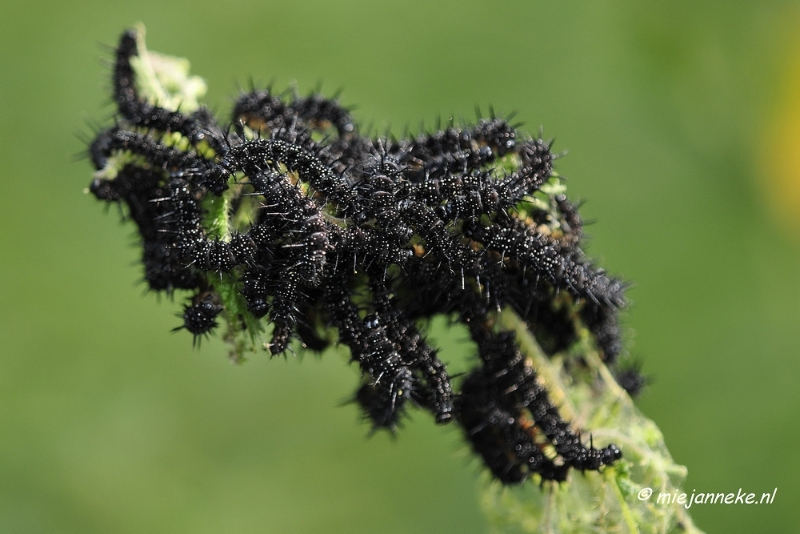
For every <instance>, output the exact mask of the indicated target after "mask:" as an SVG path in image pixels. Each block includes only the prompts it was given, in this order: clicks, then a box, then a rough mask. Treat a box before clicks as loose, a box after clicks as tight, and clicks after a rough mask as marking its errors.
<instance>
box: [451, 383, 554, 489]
mask: <svg viewBox="0 0 800 534" xmlns="http://www.w3.org/2000/svg"><path fill="white" fill-rule="evenodd" d="M495 389H496V388H495V386H494V385H493V383H492V380H491V379H490V378H489V377H488V376H487V373H486V372H485V371H484V370H482V369H477V370H475V371H472V372H471V373H470V374H469V376H468V377H467V379H466V380H464V384H463V385H462V387H461V393H460V394H459V395H458V396H457V397H456V408H457V412H458V420H459V423H460V424H461V426H462V427H463V429H464V433H465V435H466V438H467V440H468V441H469V442H470V443H471V444H472V447H473V449H475V452H477V453H478V454H479V455H480V456H481V457H482V458H483V461H484V463H485V464H486V466H487V467H488V468H489V470H490V471H491V472H492V474H493V475H494V476H495V477H496V478H497V479H498V480H500V481H501V482H502V483H503V484H521V483H522V482H524V481H525V480H526V479H527V478H528V476H529V475H530V474H532V473H539V474H540V475H541V477H542V479H543V480H555V481H563V480H566V476H567V470H568V467H569V466H567V465H565V464H561V465H556V464H555V463H553V461H552V460H550V459H549V458H547V457H546V456H545V455H544V453H543V452H542V450H541V449H540V447H539V444H538V443H536V442H535V441H534V439H533V436H534V432H533V427H532V425H531V424H530V423H529V422H524V421H523V420H522V418H521V417H520V415H519V413H518V412H515V411H509V410H508V409H507V408H505V407H503V406H501V405H500V403H499V402H498V401H497V398H496V393H495V391H494V390H495Z"/></svg>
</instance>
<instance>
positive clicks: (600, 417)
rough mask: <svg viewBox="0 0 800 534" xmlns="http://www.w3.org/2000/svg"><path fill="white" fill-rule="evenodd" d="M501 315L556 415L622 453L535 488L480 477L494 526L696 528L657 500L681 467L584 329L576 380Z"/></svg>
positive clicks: (506, 529) (515, 320) (673, 484)
mask: <svg viewBox="0 0 800 534" xmlns="http://www.w3.org/2000/svg"><path fill="white" fill-rule="evenodd" d="M500 321H501V324H502V327H503V328H505V329H509V330H513V331H514V332H516V334H517V341H518V343H519V346H520V349H521V350H522V352H523V354H525V356H526V357H527V358H529V359H530V360H531V361H532V364H533V365H534V367H536V370H537V372H538V374H539V376H540V378H541V379H542V380H543V381H544V382H545V383H546V384H547V387H548V389H549V391H550V394H551V396H552V397H553V399H554V400H556V401H557V402H560V410H561V412H562V415H563V416H564V417H565V418H567V419H571V420H572V422H573V426H576V427H583V428H590V429H591V432H592V439H593V441H594V444H595V445H596V446H598V445H604V444H605V443H607V442H614V443H616V444H617V446H619V448H620V449H621V450H622V451H623V454H624V457H623V459H622V460H620V461H619V462H618V463H617V464H615V465H614V466H609V467H606V468H604V470H603V471H602V472H591V471H587V472H586V473H579V472H576V471H573V472H572V473H570V475H569V478H568V480H567V481H566V482H564V483H561V484H560V485H559V484H554V483H545V484H544V485H543V486H542V488H541V489H540V488H539V487H537V486H536V485H534V484H528V485H525V486H522V487H519V488H509V487H504V486H501V485H500V484H497V483H494V482H490V483H487V486H486V488H485V489H484V490H483V495H482V499H481V504H482V506H483V509H484V511H485V513H486V516H487V518H488V519H489V524H490V526H491V527H492V529H493V531H495V532H503V533H511V532H519V533H523V532H530V533H534V532H535V533H540V532H545V533H556V532H558V533H576V534H577V533H581V534H585V533H593V532H596V533H598V534H599V533H606V532H627V533H641V534H644V533H652V534H666V533H669V532H686V533H694V534H700V533H701V531H700V530H699V529H697V528H696V527H695V526H694V524H693V523H692V520H691V518H690V517H689V515H688V514H687V513H686V509H685V508H684V506H683V505H680V504H677V503H674V504H665V503H663V502H662V503H659V502H658V496H659V494H662V495H663V494H669V495H673V494H674V493H675V492H676V491H680V487H681V483H682V482H683V481H684V479H685V478H686V468H685V467H683V466H681V465H678V464H676V463H675V461H674V460H673V459H672V457H671V456H670V454H669V451H668V450H667V447H666V445H665V443H664V437H663V436H662V434H661V431H660V430H659V429H658V427H656V425H655V424H654V423H653V422H652V421H651V420H649V419H648V418H646V417H645V416H644V415H642V413H641V412H640V411H639V410H638V409H637V408H636V406H634V404H633V402H632V401H631V399H630V397H629V396H628V394H627V393H626V392H625V391H624V390H623V389H622V388H620V387H619V386H618V385H617V384H616V382H615V381H614V379H613V377H612V376H611V374H610V372H609V371H608V368H607V367H606V366H605V364H604V363H603V362H602V361H601V360H600V358H599V357H598V355H597V352H596V351H595V350H594V348H593V347H592V346H591V344H590V343H589V340H588V336H587V335H586V334H585V333H584V335H583V342H582V344H581V348H582V352H583V354H582V356H583V358H584V359H585V360H586V362H587V364H588V366H589V368H590V369H591V370H592V375H593V380H591V382H589V381H586V382H581V381H578V380H576V379H575V378H574V377H573V375H572V374H569V373H567V372H566V371H565V370H564V367H563V365H562V363H563V360H559V359H558V358H553V359H551V358H548V357H547V356H545V355H544V353H543V352H542V351H541V349H540V348H539V346H538V345H537V343H536V340H535V339H534V338H533V336H531V334H530V332H529V331H528V329H527V326H526V325H525V323H524V321H522V320H520V319H519V317H518V316H517V315H516V314H514V313H513V312H512V311H510V310H505V311H504V312H503V313H502V314H501V317H500ZM649 490H652V492H650V491H649ZM664 500H665V499H664Z"/></svg>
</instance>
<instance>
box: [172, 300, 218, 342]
mask: <svg viewBox="0 0 800 534" xmlns="http://www.w3.org/2000/svg"><path fill="white" fill-rule="evenodd" d="M220 312H222V306H220V305H219V302H218V300H217V297H216V295H214V294H213V293H205V294H203V293H201V294H198V295H195V296H194V297H193V298H192V301H191V304H187V305H186V306H185V307H184V308H183V315H182V318H183V325H181V326H179V327H177V328H174V329H173V331H176V330H181V329H186V330H188V331H189V332H191V333H192V335H193V336H194V344H195V345H196V344H197V343H198V342H199V340H200V338H202V337H203V336H205V335H207V334H210V333H211V332H212V331H213V330H214V329H215V328H216V327H217V320H216V318H217V316H218V315H219V314H220Z"/></svg>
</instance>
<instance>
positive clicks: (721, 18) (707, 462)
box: [0, 0, 800, 534]
mask: <svg viewBox="0 0 800 534" xmlns="http://www.w3.org/2000/svg"><path fill="white" fill-rule="evenodd" d="M137 21H142V22H144V23H145V24H146V26H147V29H148V46H149V48H150V49H151V50H156V51H160V52H164V53H170V54H174V55H179V56H184V57H188V58H190V59H191V61H192V71H193V73H195V74H199V75H201V76H203V77H205V78H206V80H207V81H208V84H209V88H210V91H209V95H208V99H207V101H208V102H209V103H210V104H211V105H212V106H213V107H214V108H215V109H216V110H218V112H219V113H222V114H227V113H228V110H229V108H230V104H231V99H232V97H233V96H234V95H235V94H236V92H237V87H238V86H237V83H238V84H242V85H244V84H246V83H247V80H248V78H249V77H250V76H252V77H253V78H254V79H255V80H257V81H260V82H263V83H267V82H269V81H271V80H274V81H275V82H276V87H279V88H283V87H286V86H287V85H288V84H289V83H290V82H292V81H296V82H297V85H298V87H299V88H300V90H301V91H307V90H310V89H311V88H313V87H314V86H315V85H316V84H317V82H318V81H320V80H321V81H323V82H324V85H323V90H326V91H327V92H328V93H332V92H334V91H335V90H336V89H338V88H344V93H343V96H342V101H343V102H344V103H345V104H346V105H351V104H357V105H358V109H357V111H356V116H357V117H358V118H359V119H360V120H361V122H362V123H369V122H371V121H374V124H375V126H376V127H378V128H379V129H380V130H381V131H383V129H384V128H386V127H387V126H389V125H390V126H391V127H392V128H393V129H394V130H395V131H398V132H399V131H401V130H402V128H403V127H404V126H405V125H406V124H410V125H412V126H413V127H416V126H417V125H418V124H419V122H420V121H422V120H424V121H425V123H426V124H433V123H434V122H435V119H436V117H437V116H440V115H441V116H444V117H447V116H450V115H451V114H452V115H454V116H456V117H467V118H470V119H472V118H473V116H474V112H473V109H474V106H475V105H476V104H478V105H480V106H481V107H482V108H484V109H486V108H487V107H488V105H489V104H491V105H493V106H494V107H495V109H497V110H498V111H499V112H501V113H507V112H510V111H514V110H516V111H518V112H519V115H518V117H519V118H520V119H521V120H523V121H525V123H526V128H527V129H528V130H529V131H531V132H535V131H537V130H538V128H539V126H540V125H541V126H543V127H544V132H545V135H554V136H556V137H557V142H556V145H555V149H556V150H562V149H569V152H570V154H569V156H568V157H565V158H563V159H561V160H559V162H558V170H559V171H560V172H561V173H563V174H565V175H566V176H567V177H569V178H570V181H569V190H570V196H571V197H572V198H575V199H577V198H580V199H587V200H588V203H587V204H586V205H585V206H584V208H583V211H582V213H583V215H584V217H585V218H586V219H595V220H597V221H598V223H597V224H595V225H593V226H591V227H589V228H588V232H589V234H590V236H591V240H590V246H589V252H590V254H592V255H593V256H595V257H597V258H599V259H600V260H601V261H602V263H603V265H605V266H606V267H607V268H608V269H609V270H611V271H612V272H614V273H618V274H621V275H624V276H625V277H626V278H628V279H631V280H633V281H634V282H635V284H636V285H635V288H634V289H632V290H631V291H630V293H629V295H630V297H631V298H632V300H633V301H634V306H633V307H632V309H631V311H630V312H629V313H627V314H626V326H627V327H628V328H629V329H630V332H629V333H628V335H627V337H628V346H629V348H630V350H631V352H632V353H633V354H634V355H635V356H637V357H639V358H641V359H642V360H643V361H644V369H645V372H646V373H647V374H649V375H651V376H652V377H653V383H652V384H651V386H650V388H649V389H648V390H647V391H646V393H645V394H644V396H643V397H642V398H641V400H640V401H639V405H640V407H641V409H642V410H643V411H644V412H645V413H646V414H647V415H648V416H649V417H651V418H652V419H654V420H655V421H656V422H657V424H658V425H659V426H660V428H661V429H662V430H663V432H664V434H665V436H666V438H667V444H668V445H669V447H670V450H671V452H672V453H673V455H674V456H675V458H676V460H677V461H678V462H680V463H682V464H685V465H686V466H688V468H689V478H688V481H687V484H686V486H685V489H687V490H688V491H689V492H691V491H692V490H693V489H696V490H697V491H698V492H701V491H702V492H708V491H713V492H730V491H733V492H736V491H737V490H738V488H740V487H741V488H744V490H745V491H748V492H749V491H752V492H755V493H757V494H759V495H760V494H761V493H762V492H765V491H772V490H773V488H775V487H777V488H778V492H777V497H776V502H775V503H774V504H772V505H768V506H766V505H762V506H750V507H748V506H744V505H729V506H725V505H698V506H695V507H693V508H692V510H691V511H690V512H691V513H692V515H693V517H694V519H695V521H696V523H697V524H698V526H700V527H701V528H703V529H704V530H706V531H707V532H709V533H715V532H800V512H798V506H797V504H796V503H797V502H798V499H800V488H798V485H799V484H800V477H798V474H800V455H798V442H799V441H800V428H799V426H798V422H800V421H799V420H800V416H798V414H799V413H800V388H798V387H797V382H798V379H799V378H800V358H798V356H800V39H798V38H796V37H795V36H794V34H796V33H798V32H797V28H798V23H800V5H798V3H797V2H781V1H771V2H763V1H737V2H730V1H716V2H712V1H673V2H668V3H667V2H661V3H655V2H653V3H650V2H636V1H633V0H631V1H617V2H610V1H609V2H604V1H588V0H587V1H572V0H566V1H560V2H554V1H538V0H537V1H533V0H520V1H500V2H493V3H489V2H475V1H471V0H461V1H452V0H442V1H439V2H411V1H406V2H383V3H378V2H366V1H359V2H357V1H347V2H326V1H320V0H315V1H308V2H294V3H289V2H286V3H280V4H279V3H276V2H270V1H260V2H256V1H249V2H248V1H238V0H234V1H231V2H227V3H222V2H208V1H206V0H199V1H193V2H188V1H184V2H168V1H150V0H147V1H140V2H135V3H121V2H100V1H96V2H35V1H31V0H27V1H24V2H23V1H21V0H0V156H1V158H0V161H2V163H3V164H2V167H0V168H1V169H2V170H0V180H2V189H3V191H2V196H0V224H2V228H3V231H2V232H0V251H2V252H0V256H1V258H2V259H0V298H2V306H0V533H6V532H8V533H39V532H41V533H81V534H86V533H110V532H114V533H140V532H152V533H162V532H163V533H170V532H191V533H218V532H233V533H251V532H252V533H256V532H259V533H261V532H292V533H295V532H297V533H318V532H331V533H332V532H347V533H376V532H380V533H406V532H436V533H445V532H459V533H478V532H484V531H485V530H486V525H485V523H484V520H483V519H482V516H481V514H480V511H479V508H478V504H477V499H478V497H477V496H478V494H479V492H480V488H481V485H482V483H483V482H482V478H481V476H480V475H481V469H480V466H479V464H478V462H477V461H476V460H474V459H473V458H472V457H471V455H470V454H469V451H468V450H467V448H466V446H465V445H464V444H463V443H462V442H461V439H460V436H459V434H458V432H457V431H456V430H455V429H454V428H437V427H435V426H434V425H433V423H432V422H431V420H430V418H429V417H427V416H425V415H424V414H422V413H418V414H415V415H414V417H413V418H412V420H411V421H410V422H409V423H408V424H407V426H406V428H405V429H404V430H403V431H402V432H400V433H399V435H398V436H397V438H396V439H391V438H390V437H388V436H386V435H383V434H379V435H376V436H373V437H372V438H371V439H367V434H368V427H367V426H366V425H364V424H362V423H360V422H359V417H358V414H357V412H356V409H355V407H354V406H352V405H347V406H344V407H341V406H339V405H340V403H341V402H342V401H344V400H346V399H347V398H348V397H349V396H350V394H351V392H352V390H353V388H354V387H355V385H356V383H357V378H358V376H357V375H358V373H357V369H356V368H355V367H348V366H346V365H345V362H346V357H345V356H344V355H342V354H337V353H334V352H330V353H327V354H325V355H324V357H323V358H321V359H318V358H315V357H312V356H306V357H298V358H289V360H288V361H284V360H282V359H276V360H272V361H269V360H268V359H267V358H266V356H264V357H262V356H261V355H258V356H255V357H253V358H251V359H250V360H249V361H248V362H247V363H246V364H245V365H243V366H241V367H234V366H232V365H230V364H229V363H228V361H227V359H226V355H225V349H224V347H223V346H222V345H221V344H220V343H218V342H211V343H204V344H203V346H202V348H201V349H200V350H192V344H191V339H190V336H189V335H188V334H186V333H185V332H184V333H178V334H171V333H170V329H171V328H172V327H174V326H176V325H178V324H179V322H180V321H179V320H178V319H177V318H176V317H175V316H174V313H175V312H176V311H177V309H178V304H177V303H170V302H168V301H164V300H163V299H162V302H161V303H158V301H157V300H158V299H157V298H155V297H154V296H152V295H150V296H146V297H142V286H141V285H137V280H138V279H139V278H140V276H141V274H140V270H139V267H138V266H137V265H136V261H137V257H138V252H137V251H136V250H135V249H134V248H133V246H132V243H133V242H134V238H133V236H132V232H133V229H132V227H131V226H124V225H120V224H119V217H118V214H117V213H115V212H114V210H111V212H109V213H108V214H104V206H103V205H101V204H100V203H99V202H97V201H95V200H94V199H93V198H92V197H90V196H88V195H85V194H83V193H82V191H83V188H84V187H86V186H87V185H88V183H89V181H90V177H91V169H90V165H89V163H88V162H87V161H85V160H82V161H78V162H75V161H74V155H75V154H79V153H81V152H82V151H83V150H84V145H83V143H82V142H81V141H80V140H79V138H78V136H77V135H76V133H78V132H83V133H90V132H91V127H90V126H89V125H90V124H92V123H94V122H99V123H101V124H108V123H109V121H110V117H111V115H112V113H113V108H112V107H111V106H110V96H109V88H110V86H109V81H108V77H109V69H108V67H107V66H106V65H105V64H104V63H103V61H100V59H101V58H104V59H105V60H107V59H109V57H110V54H109V52H108V51H107V50H104V49H103V48H102V47H101V46H99V45H100V44H105V45H112V46H113V45H114V43H115V42H116V39H117V37H118V35H119V34H120V32H121V31H122V30H123V29H124V28H126V27H127V26H129V25H131V24H133V23H135V22H137ZM432 336H433V337H434V338H435V339H437V340H438V341H439V343H440V344H441V345H444V346H446V350H445V358H446V359H449V360H451V361H455V362H456V363H457V362H458V361H462V362H463V360H464V358H465V356H464V354H463V353H464V352H465V351H464V348H465V345H464V344H463V341H464V339H463V338H464V336H463V333H460V332H455V333H453V332H447V331H446V330H445V329H442V328H439V329H435V330H434V332H433V333H432ZM467 357H468V355H467ZM301 360H302V361H301ZM532 489H533V490H535V488H532Z"/></svg>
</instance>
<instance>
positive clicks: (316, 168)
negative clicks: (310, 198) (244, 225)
mask: <svg viewBox="0 0 800 534" xmlns="http://www.w3.org/2000/svg"><path fill="white" fill-rule="evenodd" d="M281 164H283V165H285V166H286V168H287V169H288V170H289V171H291V172H296V173H297V174H298V175H299V176H300V179H301V180H303V181H307V182H308V183H309V184H310V185H311V187H313V188H314V190H315V191H316V192H317V193H320V194H322V195H324V196H325V197H326V198H327V200H328V201H330V202H333V203H335V204H336V205H337V206H338V207H339V209H340V210H341V212H342V214H343V215H348V214H352V213H359V212H360V211H361V209H360V205H359V202H358V199H357V196H356V195H355V193H354V192H353V191H352V189H351V188H350V186H349V184H348V183H347V181H346V180H345V179H344V178H343V177H342V176H340V175H337V174H335V173H334V172H333V171H332V170H331V169H330V168H329V167H326V166H325V165H324V164H323V163H322V162H321V161H320V160H319V159H317V158H316V157H314V156H313V155H312V154H310V153H309V152H307V151H306V150H303V149H302V148H300V147H299V146H297V145H293V144H290V143H287V142H285V141H281V140H273V139H269V140H268V139H256V140H253V141H246V142H244V143H242V144H240V145H237V146H234V147H232V148H231V149H230V150H229V151H228V153H227V154H225V156H224V157H223V158H222V159H221V160H220V162H219V164H218V165H217V166H216V168H215V169H214V171H213V172H211V173H210V181H211V182H217V181H220V180H222V181H224V182H227V179H228V177H229V176H230V175H231V174H233V172H234V171H235V170H241V171H242V172H244V173H245V174H246V175H247V176H250V177H252V176H255V175H258V174H261V173H263V171H265V170H266V169H267V168H272V169H273V170H276V171H280V168H279V166H280V165H281Z"/></svg>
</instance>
